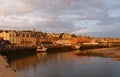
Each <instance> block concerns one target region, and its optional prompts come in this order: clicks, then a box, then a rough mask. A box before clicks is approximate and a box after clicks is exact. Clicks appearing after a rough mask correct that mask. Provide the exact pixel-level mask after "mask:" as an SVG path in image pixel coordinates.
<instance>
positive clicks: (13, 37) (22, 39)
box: [0, 31, 36, 46]
mask: <svg viewBox="0 0 120 77" xmlns="http://www.w3.org/2000/svg"><path fill="white" fill-rule="evenodd" d="M0 37H2V38H3V39H4V40H8V41H10V42H11V43H12V44H15V45H18V46H36V38H35V34H34V32H32V31H2V32H0Z"/></svg>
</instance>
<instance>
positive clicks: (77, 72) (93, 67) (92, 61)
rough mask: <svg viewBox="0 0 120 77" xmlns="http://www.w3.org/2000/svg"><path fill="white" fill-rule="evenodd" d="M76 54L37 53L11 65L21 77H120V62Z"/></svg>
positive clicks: (15, 60)
mask: <svg viewBox="0 0 120 77" xmlns="http://www.w3.org/2000/svg"><path fill="white" fill-rule="evenodd" d="M100 50H101V49H100ZM74 52H75V51H72V52H63V53H52V54H47V53H36V54H33V55H29V56H26V57H22V58H19V59H14V60H10V61H9V63H10V64H11V66H12V67H14V68H15V69H16V71H17V72H16V73H17V74H18V75H19V77H120V61H117V60H114V59H111V58H103V57H93V56H77V55H75V54H74Z"/></svg>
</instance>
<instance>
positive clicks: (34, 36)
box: [0, 30, 120, 47]
mask: <svg viewBox="0 0 120 77" xmlns="http://www.w3.org/2000/svg"><path fill="white" fill-rule="evenodd" d="M1 38H3V40H7V41H9V42H10V43H11V44H13V45H15V46H27V47H35V46H36V45H37V44H39V43H45V44H66V45H69V44H82V43H89V42H97V43H120V38H91V37H87V36H76V35H74V34H69V33H67V32H65V33H59V34H56V33H43V32H36V31H35V30H33V31H15V30H0V39H1Z"/></svg>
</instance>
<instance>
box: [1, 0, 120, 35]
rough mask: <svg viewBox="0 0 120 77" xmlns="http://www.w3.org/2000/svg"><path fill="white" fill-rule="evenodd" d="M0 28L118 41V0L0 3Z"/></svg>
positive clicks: (119, 25)
mask: <svg viewBox="0 0 120 77" xmlns="http://www.w3.org/2000/svg"><path fill="white" fill-rule="evenodd" d="M0 28H1V29H17V30H23V29H30V30H32V29H34V28H35V29H36V30H37V31H43V32H52V33H53V32H56V33H61V32H68V33H75V34H79V35H90V36H99V37H120V30H119V29H120V0H0Z"/></svg>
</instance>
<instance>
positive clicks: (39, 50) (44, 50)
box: [36, 48, 47, 52]
mask: <svg viewBox="0 0 120 77" xmlns="http://www.w3.org/2000/svg"><path fill="white" fill-rule="evenodd" d="M46 51H47V48H44V49H36V52H46Z"/></svg>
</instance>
